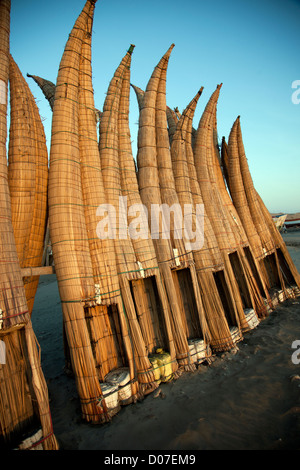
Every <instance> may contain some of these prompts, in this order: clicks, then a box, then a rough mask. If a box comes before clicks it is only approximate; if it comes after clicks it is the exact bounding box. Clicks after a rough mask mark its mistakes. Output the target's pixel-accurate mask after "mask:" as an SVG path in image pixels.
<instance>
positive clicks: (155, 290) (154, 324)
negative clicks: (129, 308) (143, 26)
mask: <svg viewBox="0 0 300 470" xmlns="http://www.w3.org/2000/svg"><path fill="white" fill-rule="evenodd" d="M129 97H130V68H129V67H128V68H126V69H125V73H124V76H123V81H122V90H121V96H120V104H119V115H118V132H119V164H120V171H121V175H120V176H121V190H122V196H123V197H124V198H127V205H128V207H130V208H131V210H132V209H133V210H134V209H136V211H134V213H133V214H131V215H130V213H128V217H127V220H128V226H129V235H130V237H131V240H132V245H133V248H134V252H135V255H136V259H137V262H138V264H139V266H140V267H141V268H142V271H141V274H142V279H140V280H133V281H132V282H131V287H132V291H133V296H134V300H135V305H136V310H137V315H138V320H139V323H140V326H141V331H142V335H143V338H144V342H145V346H146V351H147V352H148V354H153V353H154V351H156V349H159V348H162V349H163V350H164V351H167V352H168V353H169V354H170V361H171V368H172V371H173V372H175V371H176V369H177V361H176V355H175V347H174V340H173V335H172V330H171V324H170V309H169V303H168V298H167V294H166V291H165V288H164V284H163V282H162V279H161V274H160V271H159V267H158V262H157V258H156V252H155V248H154V245H153V240H152V238H151V233H150V229H149V225H148V220H147V218H145V219H143V215H144V214H143V213H142V209H143V207H142V200H141V197H140V193H139V187H138V181H137V174H136V166H135V162H134V159H133V155H132V148H131V138H130V128H129ZM137 213H138V214H139V217H138V224H139V230H138V234H137V235H136V234H134V235H133V234H131V233H130V227H131V226H132V224H133V226H134V228H136V223H137V221H136V220H135V218H133V216H135V215H136V214H137Z"/></svg>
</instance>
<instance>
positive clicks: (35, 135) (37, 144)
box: [8, 56, 48, 314]
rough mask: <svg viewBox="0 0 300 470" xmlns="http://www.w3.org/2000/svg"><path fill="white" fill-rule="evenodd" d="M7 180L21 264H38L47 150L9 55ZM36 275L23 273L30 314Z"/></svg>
mask: <svg viewBox="0 0 300 470" xmlns="http://www.w3.org/2000/svg"><path fill="white" fill-rule="evenodd" d="M9 80H10V108H11V111H10V132H9V148H8V183H9V189H10V197H11V211H12V224H13V228H14V236H15V242H16V249H17V253H18V258H19V262H20V266H21V268H32V267H38V266H41V262H42V256H43V248H44V238H45V229H46V221H47V190H48V151H47V146H46V137H45V132H44V127H43V124H42V121H41V118H40V114H39V110H38V108H37V105H36V103H35V100H34V98H33V95H32V93H31V91H30V89H29V87H28V85H27V83H26V81H25V79H24V78H23V76H22V74H21V72H20V70H19V68H18V66H17V64H16V63H15V61H14V60H13V58H12V57H11V56H10V73H9ZM38 282H39V276H34V277H25V278H24V285H25V292H26V299H27V305H28V310H29V313H30V314H31V312H32V308H33V304H34V298H35V294H36V290H37V286H38Z"/></svg>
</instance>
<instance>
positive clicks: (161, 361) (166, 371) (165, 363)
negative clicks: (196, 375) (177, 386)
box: [155, 348, 173, 382]
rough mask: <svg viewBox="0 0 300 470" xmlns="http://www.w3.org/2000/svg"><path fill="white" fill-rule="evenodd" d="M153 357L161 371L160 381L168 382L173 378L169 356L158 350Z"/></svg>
mask: <svg viewBox="0 0 300 470" xmlns="http://www.w3.org/2000/svg"><path fill="white" fill-rule="evenodd" d="M155 357H156V359H157V362H158V365H159V367H160V369H161V381H162V382H168V381H169V380H171V379H172V378H173V372H172V361H171V355H170V354H169V353H167V352H165V351H163V350H162V349H161V348H159V349H157V350H156V355H155Z"/></svg>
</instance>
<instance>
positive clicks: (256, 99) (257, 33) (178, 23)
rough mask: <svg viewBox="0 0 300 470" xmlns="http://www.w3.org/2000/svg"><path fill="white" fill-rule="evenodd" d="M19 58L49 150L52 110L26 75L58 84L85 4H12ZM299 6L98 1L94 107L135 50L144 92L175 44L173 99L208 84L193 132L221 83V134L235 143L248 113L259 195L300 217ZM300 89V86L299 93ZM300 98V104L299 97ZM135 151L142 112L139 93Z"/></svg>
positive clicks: (133, 119)
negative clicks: (236, 126)
mask: <svg viewBox="0 0 300 470" xmlns="http://www.w3.org/2000/svg"><path fill="white" fill-rule="evenodd" d="M11 3H12V5H11V40H10V47H11V53H12V55H13V57H14V59H15V61H16V62H17V64H18V66H19V68H20V70H21V72H22V73H23V75H24V76H25V78H26V79H27V81H28V83H29V85H30V88H31V90H32V92H33V95H34V96H35V98H36V100H37V103H38V106H39V109H40V114H41V116H42V118H43V123H44V127H45V132H46V137H47V142H48V146H49V144H50V139H51V116H52V113H51V110H50V107H49V105H48V103H47V102H46V100H45V98H44V97H43V95H42V93H41V91H40V90H39V88H38V87H37V85H36V84H35V83H34V82H33V80H32V79H29V78H27V77H26V73H30V74H33V75H39V76H41V77H43V78H46V79H48V80H51V81H53V82H55V81H56V76H57V70H58V66H59V62H60V59H61V56H62V53H63V49H64V46H65V43H66V41H67V38H68V35H69V33H70V31H71V29H72V26H73V24H74V22H75V20H76V18H77V16H78V15H79V13H80V11H81V10H82V8H83V6H84V3H85V1H84V0H59V1H58V0H52V2H51V3H50V2H48V1H46V0H11ZM299 36H300V2H299V1H296V0H286V1H278V0H272V1H271V0H260V1H257V0H252V1H248V0H245V1H236V0H231V1H228V2H226V1H221V0H215V1H214V2H207V1H205V2H204V1H199V0H185V1H182V0H181V1H179V0H172V1H170V0H167V1H166V0H152V1H151V2H150V1H149V2H148V1H141V0H140V1H138V0H127V1H126V2H125V1H121V0H114V1H109V0H98V1H97V3H96V8H95V17H94V26H93V80H94V82H93V85H94V91H95V104H96V107H98V108H99V109H101V108H102V106H103V103H104V99H105V93H106V91H107V87H108V84H109V81H110V80H111V78H112V76H113V73H114V71H115V69H116V68H117V66H118V65H119V62H120V60H121V58H122V57H123V55H124V54H125V52H126V50H127V49H128V47H129V45H130V44H135V46H136V47H135V49H134V53H133V57H132V66H131V82H132V83H134V84H135V85H137V86H139V87H140V88H143V89H144V88H145V87H146V85H147V82H148V80H149V78H150V76H151V73H152V71H153V68H154V67H155V65H156V64H157V62H158V61H159V60H160V58H161V56H162V55H163V54H164V53H165V51H166V50H167V49H168V47H169V46H170V45H171V44H172V43H175V48H174V49H173V51H172V54H171V58H170V62H169V68H168V77H167V103H168V105H169V106H170V107H172V108H174V107H175V106H178V108H179V110H180V111H183V109H184V108H185V106H186V105H187V104H188V103H189V101H190V100H191V99H192V98H193V96H194V95H195V94H196V93H197V91H198V90H199V88H200V87H201V86H204V91H203V94H202V96H201V98H200V100H199V102H198V107H197V110H196V113H195V118H194V127H197V126H198V123H199V119H200V117H201V114H202V112H203V109H204V107H205V105H206V103H207V100H208V99H209V97H210V95H211V93H212V92H213V91H214V90H215V87H216V85H217V84H218V83H221V82H222V83H223V87H222V89H221V94H220V98H219V104H218V134H219V139H220V140H221V138H222V136H223V135H224V136H225V137H226V139H228V136H229V132H230V129H231V127H232V125H233V122H234V121H235V119H236V117H237V116H238V115H240V116H241V126H242V132H243V139H244V146H245V150H246V155H247V158H248V162H249V166H250V170H251V173H252V177H253V180H254V183H255V186H256V188H257V190H258V191H259V193H260V195H261V196H262V198H263V200H264V201H265V203H266V205H267V207H268V209H269V210H270V211H271V212H280V211H281V212H298V211H300V182H299V176H300V141H299V140H300V139H299V130H300V104H295V103H293V102H292V94H293V93H295V92H296V93H297V89H293V88H292V83H293V82H295V81H296V80H300V65H299ZM299 90H300V87H299ZM296 97H298V98H300V92H299V94H298V95H296ZM130 106H131V108H130V124H131V138H132V149H133V155H134V156H136V152H137V130H138V126H137V123H138V107H137V102H136V97H135V95H134V93H132V95H131V105H130Z"/></svg>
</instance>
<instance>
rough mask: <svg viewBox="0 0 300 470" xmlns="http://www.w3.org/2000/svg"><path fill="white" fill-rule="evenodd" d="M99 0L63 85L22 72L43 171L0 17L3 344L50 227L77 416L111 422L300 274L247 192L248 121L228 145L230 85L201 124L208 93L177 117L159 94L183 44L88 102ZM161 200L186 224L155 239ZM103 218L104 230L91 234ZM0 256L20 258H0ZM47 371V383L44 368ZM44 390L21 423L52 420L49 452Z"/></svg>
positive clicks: (258, 314)
mask: <svg viewBox="0 0 300 470" xmlns="http://www.w3.org/2000/svg"><path fill="white" fill-rule="evenodd" d="M95 4H96V1H95V0H87V1H86V3H85V5H84V7H83V10H82V12H81V13H80V15H79V16H78V18H77V20H76V22H75V24H74V27H73V29H72V31H71V32H70V35H69V37H68V40H67V42H66V45H65V49H64V51H63V54H62V58H61V62H60V65H59V69H58V74H57V80H56V83H55V84H53V83H51V82H50V81H49V80H47V79H44V78H41V77H39V76H37V75H29V77H31V78H32V79H33V80H35V82H36V83H37V84H38V85H39V86H40V88H41V90H42V91H43V93H44V95H45V96H46V98H47V99H48V101H49V104H50V106H51V109H52V132H51V144H50V159H49V165H48V153H47V147H46V140H45V135H44V130H43V125H42V122H41V119H40V116H39V113H38V109H37V107H36V104H35V101H34V99H33V96H32V94H31V91H30V89H29V86H28V85H27V82H26V81H25V79H24V78H23V76H22V74H21V72H20V70H19V69H18V67H17V65H16V64H15V62H14V60H13V58H12V57H11V55H10V54H9V36H8V34H9V28H8V26H7V24H6V25H0V31H2V33H1V34H3V35H5V34H6V43H7V44H8V45H7V48H6V55H5V57H4V59H5V61H6V62H5V63H6V71H7V73H6V78H5V77H4V75H3V76H2V77H0V78H1V79H2V78H3V82H4V83H6V84H7V83H8V81H9V83H10V96H11V116H10V135H9V151H8V165H7V163H6V164H4V162H6V153H5V154H4V145H3V144H4V143H6V139H4V140H3V142H2V150H1V151H2V152H3V155H2V157H1V158H2V160H1V161H2V166H1V175H3V176H4V178H1V179H0V182H1V185H2V186H1V187H0V189H1V188H2V189H1V191H2V192H1V193H0V203H1V205H2V206H3V208H4V210H3V217H4V218H5V222H4V220H2V218H0V229H1V233H2V234H3V236H4V234H5V236H6V234H7V230H8V229H7V227H10V232H9V233H8V234H7V237H6V238H5V244H3V249H2V256H3V260H1V261H2V263H0V269H1V275H2V274H3V278H1V286H0V287H1V289H0V291H1V299H0V302H1V303H0V308H1V322H2V323H1V327H0V338H1V339H2V338H3V339H4V340H5V342H6V340H8V338H10V337H12V336H10V335H12V334H15V333H16V332H18V334H20V332H21V331H22V332H24V331H27V330H28V329H30V331H32V327H31V314H32V308H33V302H34V297H35V293H36V289H37V286H38V279H39V277H38V275H34V274H35V273H38V272H42V271H39V268H40V267H41V263H42V256H43V249H44V240H45V233H46V226H47V223H49V228H50V238H51V246H52V251H53V259H54V266H55V273H56V277H57V282H58V287H59V294H60V300H61V307H62V316H63V329H64V338H65V357H66V364H67V366H68V368H69V369H70V370H71V371H72V373H73V374H74V377H75V380H76V385H77V391H78V396H79V399H80V404H81V412H82V417H83V418H84V419H85V420H86V421H88V422H93V423H98V422H106V421H109V420H110V419H111V417H112V416H113V415H114V414H115V413H116V412H118V410H119V409H120V407H121V406H123V405H127V404H129V403H133V402H135V401H136V400H137V399H139V398H142V397H143V396H145V395H147V394H148V393H151V392H152V391H154V390H155V389H156V388H157V387H158V386H159V384H160V383H161V382H167V381H170V380H172V379H174V378H177V377H178V376H179V375H180V374H181V373H182V371H191V372H192V371H195V370H196V368H197V367H198V366H199V365H201V364H202V363H203V362H208V363H209V362H210V358H211V356H212V355H214V354H216V353H218V352H220V351H227V350H230V349H232V348H234V347H235V346H236V344H237V343H238V342H239V341H240V340H242V338H243V335H244V334H245V333H246V332H247V331H249V330H251V329H253V328H255V327H257V326H258V325H259V322H260V321H261V320H262V319H264V318H265V317H266V316H268V315H269V314H270V312H271V311H272V310H274V309H275V308H276V305H277V304H278V302H280V301H283V300H285V299H287V298H290V297H295V296H297V295H299V287H300V278H299V274H298V272H297V270H296V268H295V266H294V264H293V262H292V259H291V257H290V255H289V252H288V250H287V249H286V246H285V244H284V242H283V239H282V237H281V235H280V233H279V232H278V230H277V229H276V227H275V224H274V222H273V221H272V218H271V216H270V214H269V212H268V210H267V208H266V207H265V205H264V203H263V201H262V199H261V198H260V196H259V194H258V193H257V191H256V189H255V187H254V184H253V181H252V178H251V174H250V171H249V166H248V163H247V159H246V156H245V150H244V147H243V140H242V132H241V123H240V117H238V118H237V119H236V121H235V122H234V124H233V126H232V129H231V132H230V135H229V138H228V142H226V140H225V138H223V140H222V144H221V145H219V142H218V132H217V103H218V97H219V94H220V92H221V88H222V84H220V85H218V86H217V87H216V90H215V91H214V92H213V93H212V95H211V97H210V99H209V101H208V103H207V105H206V107H205V109H204V111H203V114H202V116H201V118H200V122H199V124H198V127H197V128H196V129H195V128H193V117H194V113H195V110H196V107H197V104H198V101H199V98H200V96H201V94H202V90H203V88H201V89H200V90H199V91H198V92H197V94H196V95H195V96H194V97H193V99H192V100H191V101H190V103H189V104H188V105H187V107H186V108H185V110H184V111H183V112H182V114H180V113H179V112H178V110H177V111H173V110H172V109H171V108H169V107H168V105H167V102H166V83H167V68H168V62H169V58H170V55H171V52H172V49H173V47H174V44H172V45H171V46H170V48H169V49H168V51H167V52H166V53H165V54H164V55H163V57H162V58H161V60H160V61H159V62H158V64H157V65H156V66H155V68H154V70H153V73H152V75H151V77H150V79H149V81H148V84H147V86H146V89H145V90H142V89H140V88H139V87H137V86H136V85H134V84H132V83H131V76H130V65H131V60H132V54H133V50H134V46H133V45H130V47H129V49H128V51H127V52H126V54H125V55H124V57H123V58H122V60H121V61H120V64H119V65H118V67H117V68H116V71H115V74H114V76H113V77H112V79H111V81H110V83H109V86H108V90H107V94H106V98H105V101H104V104H103V107H102V110H100V111H99V110H98V109H97V108H96V107H95V103H94V94H93V83H92V55H91V42H92V25H93V16H94V9H95ZM0 7H1V10H2V11H3V12H6V19H7V21H8V19H9V16H8V13H7V12H8V11H9V1H8V0H0ZM0 16H1V15H0ZM1 17H2V16H1ZM1 26H2V28H1ZM1 74H2V72H1ZM1 83H2V82H1ZM131 89H134V91H135V94H136V97H137V102H138V106H139V128H138V151H137V157H136V160H135V158H134V157H133V153H132V148H131V138H130V129H129V102H130V91H131ZM1 116H2V115H1ZM5 125H6V123H5ZM1 126H2V127H3V126H4V121H3V123H1ZM3 128H4V127H3ZM124 201H126V204H125V203H124ZM153 207H155V208H174V207H175V208H176V210H177V212H176V211H175V212H176V214H177V215H180V214H181V215H182V214H184V213H185V210H186V208H188V209H189V214H188V216H189V220H190V221H193V223H190V224H186V223H185V222H186V219H184V220H183V219H182V218H180V217H179V218H176V217H175V215H174V218H172V217H171V218H170V220H167V217H166V214H167V215H170V213H168V212H164V211H163V210H162V212H161V213H160V217H159V218H158V219H157V221H158V222H157V224H156V225H155V228H156V232H155V233H154V232H153V230H151V229H152V228H153V227H152V225H151V223H149V219H147V217H146V214H148V215H149V214H152V211H153ZM99 208H100V209H101V210H100V211H99ZM109 208H113V209H114V211H113V215H114V217H113V218H111V217H108V216H107V213H109ZM201 208H202V212H201V211H200V209H201ZM133 209H135V210H133ZM198 210H199V211H200V212H198ZM137 214H138V216H137ZM174 214H175V213H174ZM109 215H111V213H109ZM101 217H102V219H101ZM7 220H8V221H9V224H8V223H7ZM103 220H104V221H106V224H107V226H108V229H109V230H108V235H107V232H106V236H104V235H103V232H101V235H99V231H98V230H97V228H98V229H99V222H100V225H101V221H102V222H103ZM145 220H146V222H145ZM167 222H168V223H167ZM195 227H196V228H195ZM111 234H113V236H112V235H111ZM120 234H122V236H120ZM133 234H134V236H133ZM137 234H138V236H137ZM199 240H200V243H196V242H199ZM5 253H9V256H10V257H11V258H10V259H7V260H6V261H5V258H4V256H5V255H4V254H5ZM2 279H3V280H2ZM11 281H13V282H11ZM17 286H18V287H17ZM32 334H33V335H34V333H33V332H32ZM18 341H19V339H18ZM8 342H9V341H8ZM11 343H12V344H11V345H10V347H11V350H12V349H13V347H14V344H13V341H12V342H11ZM19 353H20V354H21V351H19ZM25 362H26V361H25ZM18 363H19V359H18V360H17V359H16V361H15V363H14V365H12V369H11V371H9V370H8V369H7V368H6V364H2V365H1V364H0V372H1V374H4V377H5V379H4V382H5V383H6V384H8V383H12V382H11V380H12V379H11V376H12V370H13V367H14V368H16V367H17V364H18ZM14 370H15V369H14ZM38 370H40V376H39V381H41V382H42V383H44V382H43V380H44V378H43V376H42V371H41V366H40V363H39V369H38ZM24 374H25V375H26V371H25V372H24ZM27 376H28V374H27ZM1 387H2V386H1ZM28 388H29V389H30V388H32V387H31V383H30V381H29V383H28ZM37 388H39V387H38V386H37ZM7 389H8V387H6V392H5V393H3V396H4V397H5V400H6V403H7V404H6V410H5V409H4V407H3V408H1V409H0V423H1V425H0V429H1V431H2V435H3V436H4V440H5V439H6V438H9V436H10V435H11V434H14V433H15V430H16V427H15V424H14V422H13V421H12V420H9V419H7V417H6V415H7V409H8V408H9V407H10V406H11V399H12V395H11V392H8V391H7ZM1 390H2V388H1ZM14 393H17V392H14ZM19 393H20V392H19ZM0 394H1V399H2V392H1V391H0ZM41 400H43V410H44V412H43V413H41V412H39V413H37V412H36V410H33V411H32V412H31V414H30V411H29V412H28V421H29V422H36V421H39V420H40V419H41V416H43V417H44V416H46V418H47V419H46V421H47V423H48V424H45V423H44V422H43V423H42V426H41V429H42V430H41V431H39V432H41V435H42V438H41V437H39V438H37V443H38V444H36V445H41V446H44V447H43V448H56V447H57V442H56V439H55V436H54V433H53V430H52V428H50V429H49V422H50V418H51V417H50V415H49V409H48V408H47V393H46V392H45V393H44V395H43V398H41ZM31 401H32V400H31ZM46 408H47V410H48V411H47V412H46V411H45V410H46ZM17 414H18V413H17V412H16V415H17ZM36 416H38V419H37V418H36ZM33 417H35V418H33ZM6 421H7V422H6ZM4 423H5V424H4ZM47 426H48V427H47ZM21 428H22V425H20V424H18V429H21ZM39 436H40V434H39ZM50 436H51V438H50ZM47 446H48V447H47Z"/></svg>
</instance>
